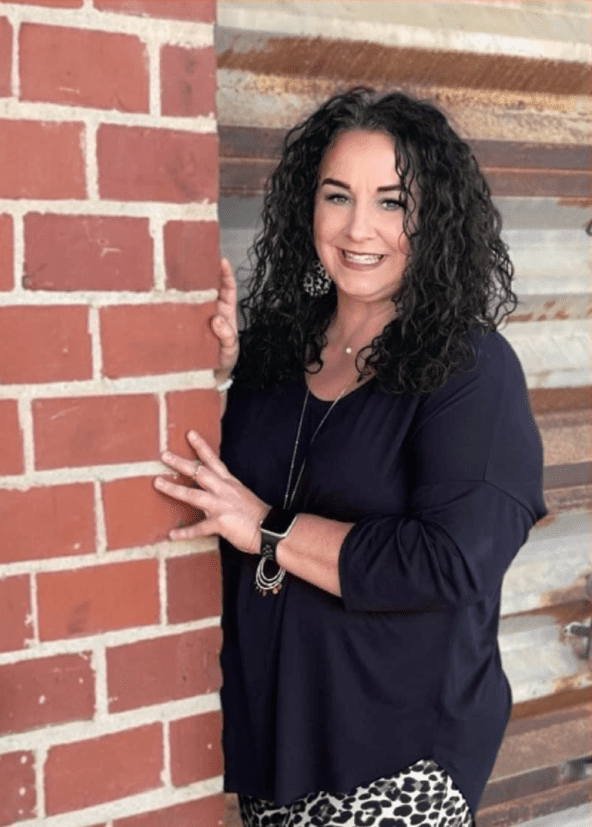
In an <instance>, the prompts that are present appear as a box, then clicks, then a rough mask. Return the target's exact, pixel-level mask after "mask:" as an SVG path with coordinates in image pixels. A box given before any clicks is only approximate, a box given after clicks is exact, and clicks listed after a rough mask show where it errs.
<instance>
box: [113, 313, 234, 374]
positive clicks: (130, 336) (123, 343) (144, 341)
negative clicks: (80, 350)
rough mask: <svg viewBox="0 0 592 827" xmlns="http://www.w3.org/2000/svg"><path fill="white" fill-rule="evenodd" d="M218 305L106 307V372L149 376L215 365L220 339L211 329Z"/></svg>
mask: <svg viewBox="0 0 592 827" xmlns="http://www.w3.org/2000/svg"><path fill="white" fill-rule="evenodd" d="M214 313H215V305H214V304H213V303H209V304H149V305H132V306H130V305H115V306H113V307H104V308H102V309H101V331H102V345H103V373H104V375H105V376H108V377H110V378H112V379H114V378H117V377H120V376H145V375H147V374H155V373H156V374H157V373H178V372H180V371H187V370H199V369H202V368H211V367H214V366H215V365H216V363H217V360H218V351H219V347H218V340H217V339H216V337H215V336H214V334H213V333H212V330H211V328H210V319H211V318H212V316H213V315H214Z"/></svg>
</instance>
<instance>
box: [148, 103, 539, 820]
mask: <svg viewBox="0 0 592 827" xmlns="http://www.w3.org/2000/svg"><path fill="white" fill-rule="evenodd" d="M254 251H255V257H256V260H255V268H254V275H253V278H252V283H251V288H250V293H249V296H248V298H247V300H246V301H245V303H244V308H245V310H246V318H247V325H246V328H245V330H244V332H243V333H242V335H241V340H240V355H239V353H238V345H237V336H236V334H235V330H236V322H235V315H234V287H233V279H232V273H231V271H230V268H229V265H228V264H227V263H224V264H223V284H222V292H221V298H220V303H219V313H218V314H217V316H216V317H215V318H214V320H213V328H214V330H215V332H216V334H217V335H218V337H219V338H220V341H221V346H222V362H221V368H220V371H219V372H218V374H217V375H218V378H219V380H220V381H221V382H222V383H223V384H222V387H223V388H224V387H226V386H227V384H228V382H227V380H228V378H229V377H230V375H231V373H232V372H234V380H235V384H234V386H233V389H232V391H231V393H230V394H229V398H228V407H227V410H226V413H225V417H224V427H223V446H222V456H223V459H224V462H222V461H221V460H219V459H218V458H217V457H216V456H215V455H214V454H213V453H212V451H211V450H210V448H209V447H208V446H207V445H206V444H205V442H204V441H203V440H202V439H201V438H200V437H199V436H197V435H195V434H190V435H189V441H190V444H191V445H192V447H193V448H194V450H195V453H196V455H197V457H198V461H197V463H196V462H190V461H189V460H183V459H181V458H179V457H175V456H172V455H170V454H167V455H165V456H164V457H163V459H164V462H165V463H166V464H167V465H168V466H170V467H171V468H173V469H174V470H176V471H178V472H180V473H182V474H185V475H187V476H190V477H191V476H192V477H194V478H195V480H196V482H197V485H198V487H197V488H193V489H189V488H185V487H183V486H179V485H175V484H173V483H167V482H165V481H163V480H160V481H159V482H158V487H159V489H160V490H161V491H163V492H165V493H166V494H168V495H169V496H173V497H176V498H177V499H179V500H182V501H184V502H188V503H190V504H192V505H193V506H195V508H197V509H200V510H201V511H202V512H203V513H204V515H205V517H204V519H203V520H202V521H201V522H198V523H196V524H195V525H194V526H191V527H189V528H186V529H180V530H177V531H174V532H172V533H171V537H173V538H175V539H192V538H195V537H201V536H205V535H210V534H219V535H220V537H221V538H222V562H223V580H224V608H223V629H224V647H223V652H222V656H221V661H222V668H223V674H224V686H223V689H222V704H223V709H224V716H225V717H224V721H225V723H224V748H225V761H226V789H227V790H232V791H237V792H238V793H239V801H240V806H241V814H242V817H243V820H244V822H245V824H246V825H247V827H254V826H255V825H257V827H263V825H267V824H274V825H285V827H288V826H289V827H292V826H293V825H297V824H302V825H316V826H318V827H320V826H321V825H338V824H340V825H341V824H345V825H350V824H351V825H376V827H405V826H406V825H418V824H433V825H437V827H443V825H448V827H464V825H470V824H472V819H473V814H474V812H475V810H476V807H477V804H478V801H479V798H480V796H481V793H482V791H483V788H484V786H485V783H486V780H487V778H488V776H489V773H490V771H491V768H492V766H493V763H494V760H495V756H496V752H497V749H498V747H499V744H500V742H501V739H502V735H503V732H504V728H505V726H506V723H507V720H508V717H509V712H510V707H511V697H510V689H509V685H508V682H507V680H506V678H505V676H504V674H503V672H502V669H501V664H500V656H499V651H498V647H497V628H498V620H499V606H500V589H501V583H502V578H503V575H504V572H505V570H506V569H507V567H508V565H509V564H510V562H511V560H512V558H513V557H514V555H515V554H516V552H517V551H518V549H519V548H520V546H521V545H522V544H523V543H524V542H525V540H526V538H527V536H528V532H529V529H530V528H531V526H532V525H533V523H534V522H535V521H536V520H538V519H539V518H540V517H542V516H543V515H544V513H545V507H544V503H543V500H542V496H541V466H542V459H541V446H540V439H539V436H538V432H537V430H536V426H535V424H534V422H533V420H532V416H531V413H530V410H529V407H528V401H527V393H526V388H525V383H524V377H523V375H522V372H521V369H520V366H519V364H518V361H517V359H516V357H515V355H514V353H513V352H512V350H511V348H510V347H509V345H508V344H507V343H506V342H505V340H504V339H503V338H502V337H501V336H500V335H499V334H498V333H496V332H495V328H496V323H497V322H499V320H500V318H502V317H503V316H504V315H507V313H508V312H509V311H510V310H512V309H513V308H514V306H515V303H516V299H515V296H514V294H513V293H512V291H511V287H510V284H511V277H512V266H511V264H510V261H509V259H508V255H507V252H506V248H505V246H504V244H503V243H502V241H501V240H500V218H499V215H498V213H497V212H496V210H495V208H494V207H493V205H492V202H491V198H490V193H489V189H488V187H487V184H486V183H485V181H484V179H483V177H482V175H481V173H480V172H479V170H478V167H477V164H476V162H475V160H474V158H473V156H472V154H471V151H470V149H469V147H468V146H467V144H465V143H464V142H463V141H462V140H461V139H460V138H459V137H458V136H457V135H456V134H455V133H454V131H453V130H452V129H451V128H450V126H449V125H448V123H447V121H446V119H445V117H444V116H443V115H442V114H441V113H440V112H439V111H438V110H437V109H435V108H434V107H433V106H431V105H429V104H427V103H423V102H419V101H415V100H413V99H411V98H410V97H408V96H406V95H403V94H401V93H394V94H387V95H382V96H380V95H378V94H376V93H373V92H372V91H370V90H365V89H355V90H352V91H350V92H348V93H346V94H343V95H337V96H336V97H334V98H332V99H331V100H329V101H328V102H327V103H326V104H325V105H324V106H322V107H321V108H320V109H319V110H318V111H316V112H315V113H314V114H313V115H311V116H310V117H309V118H308V120H306V121H305V122H304V123H303V124H301V125H300V126H297V127H295V128H294V129H293V130H291V132H289V133H288V135H287V137H286V140H285V144H284V150H283V156H282V159H281V161H280V163H279V166H278V168H277V170H276V171H275V173H274V174H273V176H272V178H271V185H270V190H269V193H268V195H267V197H266V200H265V207H264V212H263V231H262V234H261V236H260V237H259V239H258V240H257V242H256V243H255V246H254ZM237 358H238V361H237Z"/></svg>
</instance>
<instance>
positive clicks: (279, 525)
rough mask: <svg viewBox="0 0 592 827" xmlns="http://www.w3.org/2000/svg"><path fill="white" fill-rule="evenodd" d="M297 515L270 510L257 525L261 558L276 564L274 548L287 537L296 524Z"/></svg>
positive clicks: (279, 510)
mask: <svg viewBox="0 0 592 827" xmlns="http://www.w3.org/2000/svg"><path fill="white" fill-rule="evenodd" d="M297 516H298V515H297V513H296V512H295V511H287V510H286V509H284V508H273V507H272V508H271V509H270V510H269V511H268V512H267V514H266V515H265V517H264V518H263V519H262V520H261V522H260V523H259V527H260V529H261V552H260V553H261V556H262V557H264V558H265V559H266V560H272V561H273V562H274V563H275V562H276V548H277V544H278V543H279V542H280V540H283V539H284V538H285V537H287V536H288V534H289V533H290V531H291V530H292V528H293V526H294V523H295V522H296V518H297Z"/></svg>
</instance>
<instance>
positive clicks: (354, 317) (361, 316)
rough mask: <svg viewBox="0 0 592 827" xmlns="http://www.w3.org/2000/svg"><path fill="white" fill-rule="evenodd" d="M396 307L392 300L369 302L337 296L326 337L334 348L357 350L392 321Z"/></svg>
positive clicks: (368, 342)
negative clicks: (332, 317) (335, 306)
mask: <svg viewBox="0 0 592 827" xmlns="http://www.w3.org/2000/svg"><path fill="white" fill-rule="evenodd" d="M395 316H396V308H395V305H394V304H393V302H392V301H390V300H389V301H387V302H380V303H376V304H369V303H366V302H356V301H351V300H348V299H347V298H346V299H342V298H341V296H340V297H339V298H338V303H337V312H336V315H335V318H334V319H333V321H332V322H331V324H330V325H329V329H328V331H327V339H328V341H329V343H330V344H331V345H332V346H333V347H336V348H338V349H339V348H343V349H345V348H350V347H351V348H352V349H354V351H356V352H357V351H358V350H359V349H360V348H362V347H364V346H365V345H368V344H370V342H371V341H372V340H373V339H374V338H375V337H376V336H378V335H380V333H382V331H383V330H384V328H385V327H386V325H387V324H389V323H390V322H392V320H393V319H394V318H395Z"/></svg>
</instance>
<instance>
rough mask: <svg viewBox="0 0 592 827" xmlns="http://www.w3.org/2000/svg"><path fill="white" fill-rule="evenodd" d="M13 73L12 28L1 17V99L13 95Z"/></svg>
mask: <svg viewBox="0 0 592 827" xmlns="http://www.w3.org/2000/svg"><path fill="white" fill-rule="evenodd" d="M11 72H12V26H11V25H10V23H9V21H8V20H7V19H6V17H0V98H8V97H10V93H11V88H10V87H11V83H10V75H11Z"/></svg>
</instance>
